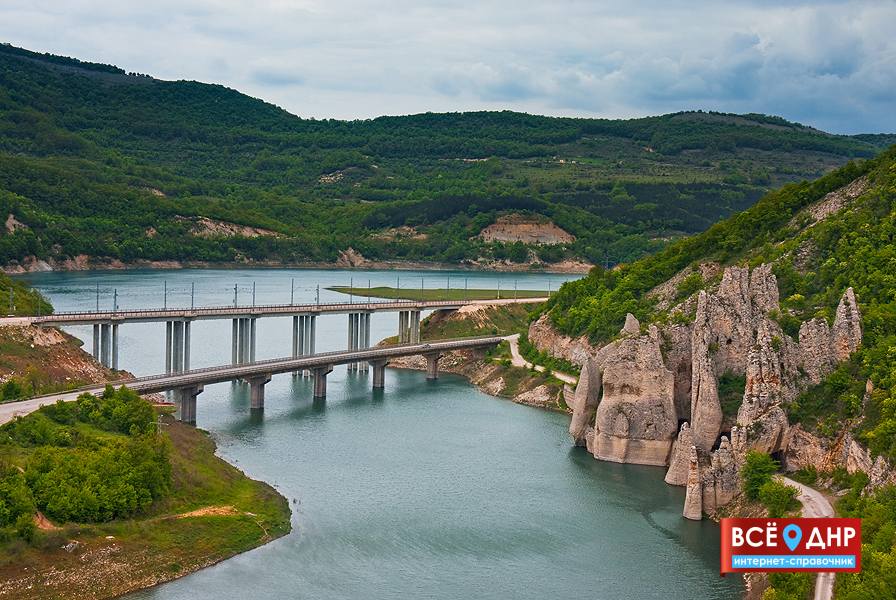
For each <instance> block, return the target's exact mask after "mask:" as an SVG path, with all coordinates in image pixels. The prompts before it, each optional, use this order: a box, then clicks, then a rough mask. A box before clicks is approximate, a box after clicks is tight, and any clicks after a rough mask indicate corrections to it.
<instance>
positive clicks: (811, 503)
mask: <svg viewBox="0 0 896 600" xmlns="http://www.w3.org/2000/svg"><path fill="white" fill-rule="evenodd" d="M781 479H782V480H784V483H786V484H787V485H789V486H791V487H795V488H796V489H797V490H799V495H798V496H797V499H798V500H799V501H800V502H801V503H802V505H803V516H804V517H833V516H834V507H833V506H831V503H830V502H828V499H827V498H825V497H824V496H823V495H822V494H821V492H819V491H818V490H815V489H812V488H810V487H809V486H807V485H803V484H802V483H800V482H798V481H794V480H793V479H788V478H787V477H781ZM833 597H834V573H819V574H818V575H817V576H816V578H815V596H814V598H815V600H831V598H833Z"/></svg>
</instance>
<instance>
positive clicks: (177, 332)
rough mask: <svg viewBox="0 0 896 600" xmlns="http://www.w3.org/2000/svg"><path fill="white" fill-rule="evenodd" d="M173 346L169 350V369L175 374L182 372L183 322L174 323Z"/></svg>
mask: <svg viewBox="0 0 896 600" xmlns="http://www.w3.org/2000/svg"><path fill="white" fill-rule="evenodd" d="M173 325H174V345H173V346H172V348H171V368H172V370H173V371H174V372H175V373H181V372H183V370H184V322H183V321H174V323H173Z"/></svg>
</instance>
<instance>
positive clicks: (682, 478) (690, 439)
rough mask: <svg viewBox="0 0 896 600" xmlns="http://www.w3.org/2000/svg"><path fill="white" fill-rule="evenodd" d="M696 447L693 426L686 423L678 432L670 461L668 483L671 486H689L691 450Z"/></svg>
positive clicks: (667, 472) (667, 473)
mask: <svg viewBox="0 0 896 600" xmlns="http://www.w3.org/2000/svg"><path fill="white" fill-rule="evenodd" d="M693 447H694V436H693V434H692V432H691V426H690V425H688V424H687V423H685V424H684V425H682V426H681V429H680V430H679V431H678V439H676V440H675V444H674V445H673V446H672V458H670V459H669V470H668V471H666V483H668V484H669V485H687V483H688V471H689V464H690V459H691V448H693Z"/></svg>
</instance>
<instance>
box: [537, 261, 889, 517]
mask: <svg viewBox="0 0 896 600" xmlns="http://www.w3.org/2000/svg"><path fill="white" fill-rule="evenodd" d="M693 302H695V303H696V314H695V318H694V323H693V325H690V326H688V325H681V324H673V325H667V326H664V327H663V329H662V331H660V330H659V329H658V328H657V327H656V326H654V325H651V326H650V328H649V332H648V334H646V335H642V334H641V324H640V323H639V322H638V320H637V319H636V318H635V317H634V316H632V315H630V314H629V315H627V317H626V320H625V326H624V327H623V328H622V330H621V331H620V335H619V338H618V339H617V340H615V341H613V342H611V343H609V344H607V345H605V346H603V347H601V348H599V349H597V350H596V351H595V350H594V349H592V350H591V353H590V357H586V358H584V359H583V360H582V361H581V362H582V363H583V365H584V366H583V369H582V375H581V377H580V379H579V384H578V387H577V388H576V392H575V395H574V400H573V404H574V406H572V409H573V417H572V421H571V423H570V434H571V436H572V437H573V439H574V440H575V443H576V444H577V445H580V446H586V447H587V448H588V451H589V452H591V453H592V454H594V456H595V457H596V458H599V459H602V460H609V461H615V462H630V463H638V464H649V465H668V470H667V472H666V482H667V483H669V484H671V485H683V486H686V487H687V500H686V503H685V509H684V514H685V516H686V517H688V518H691V519H699V518H701V514H702V512H704V511H712V510H715V509H716V508H718V507H720V506H722V505H724V504H726V503H728V502H730V501H731V499H732V498H734V497H735V496H736V495H737V494H738V493H740V485H741V484H740V475H739V473H740V467H741V465H742V463H743V457H744V456H745V454H746V453H747V452H748V451H749V450H753V449H755V450H760V451H763V452H767V453H773V452H779V451H784V452H787V451H788V445H789V444H796V445H797V446H796V449H795V450H794V451H793V452H791V453H790V454H787V456H788V468H790V466H791V463H792V464H812V461H814V460H816V458H817V457H818V456H819V455H820V453H821V451H820V450H817V449H814V448H813V447H812V445H811V444H809V443H807V442H806V436H807V435H808V434H806V433H805V432H800V431H799V430H792V429H791V428H790V426H789V425H788V422H787V416H786V414H785V412H784V410H783V409H782V408H781V404H782V403H783V402H787V401H789V400H792V399H794V398H796V396H797V395H799V393H801V392H802V391H803V390H804V389H806V387H807V386H809V385H812V384H815V383H818V382H820V381H822V380H823V379H824V377H826V376H827V375H828V374H830V373H831V371H833V369H834V368H835V367H836V365H837V364H838V363H839V362H841V361H843V360H846V359H847V358H848V357H849V355H850V354H851V353H852V352H854V351H855V350H856V349H857V348H858V347H859V344H860V343H861V339H862V328H861V315H860V313H859V308H858V304H857V302H856V298H855V294H854V292H853V290H852V288H849V289H847V290H846V291H845V293H844V294H843V297H842V299H841V300H840V304H839V305H838V307H837V311H836V318H835V320H834V324H833V325H832V326H829V325H828V323H827V322H826V321H824V320H823V319H812V320H810V321H807V322H805V323H803V324H802V326H801V327H800V330H799V339H798V340H794V339H792V338H791V337H790V336H788V335H787V334H785V333H784V331H783V330H782V328H781V326H780V325H779V324H778V323H777V321H776V320H775V319H774V318H773V317H775V314H776V313H777V311H780V304H779V292H778V285H777V279H776V277H775V275H774V273H772V268H771V265H760V266H758V267H756V268H754V269H752V271H751V270H750V269H749V268H746V267H737V266H733V267H728V268H726V269H725V270H724V273H723V274H722V280H721V283H720V284H719V285H718V288H717V289H716V290H715V291H706V290H704V291H701V292H699V294H698V295H697V297H696V300H694V298H693V297H692V298H691V299H690V300H686V301H685V303H690V304H689V306H691V307H694V304H693ZM683 305H684V304H683ZM683 305H682V306H683ZM775 318H776V317H775ZM539 321H541V322H542V325H541V326H539V327H540V328H541V329H543V331H542V332H541V337H542V338H544V339H543V340H542V341H546V340H547V338H549V337H550V334H547V333H545V331H546V330H548V329H550V328H549V324H548V323H546V322H544V321H542V320H541V319H540V320H539ZM533 327H535V325H533ZM531 331H532V329H530V332H531ZM571 348H575V350H574V351H573V352H570V349H571ZM564 349H565V350H566V355H567V356H569V355H570V354H572V353H575V354H578V353H579V352H580V351H581V346H580V345H579V344H578V343H577V342H576V341H574V340H571V339H569V338H566V340H565V345H564ZM726 373H730V374H733V375H743V376H744V377H745V389H744V395H743V400H742V402H741V405H740V408H739V410H738V411H737V420H736V425H735V426H733V427H732V428H731V431H730V432H727V431H723V430H722V425H723V413H722V406H721V403H720V401H719V391H718V381H719V378H720V377H721V376H722V375H725V374H726ZM732 417H733V415H728V416H727V417H726V419H727V421H728V422H729V423H730V422H731V418H732ZM680 423H682V424H681V426H680V427H679V424H680ZM794 431H796V432H794ZM856 448H859V447H858V445H856ZM846 455H847V456H852V458H851V459H850V460H852V462H853V463H856V464H859V463H861V464H862V465H863V466H862V468H863V470H869V471H873V470H874V468H875V463H874V461H872V460H871V459H870V457H868V458H867V460H866V459H865V458H864V457H862V456H861V453H859V452H858V451H857V450H856V449H849V448H848V452H847V454H846ZM866 463H867V464H866ZM795 468H799V467H795ZM878 471H879V472H881V473H884V472H886V469H885V466H880V467H879V468H878ZM880 478H881V479H883V478H884V475H881V476H880Z"/></svg>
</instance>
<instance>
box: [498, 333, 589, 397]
mask: <svg viewBox="0 0 896 600" xmlns="http://www.w3.org/2000/svg"><path fill="white" fill-rule="evenodd" d="M504 339H505V340H507V343H508V344H510V363H511V364H512V365H513V366H514V367H523V368H524V369H532V368H534V369H535V370H536V371H538V372H539V373H544V372H545V368H544V367H543V366H541V365H533V364H532V363H530V362H529V361H527V360H526V359H525V358H523V355H522V354H520V334H518V333H515V334H513V335H508V336H507V337H505V338H504ZM553 373H554V377H556V378H557V379H559V380H560V381H562V382H564V383H568V384H570V385H575V384H576V382H577V381H578V379H576V377H575V376H573V375H570V374H568V373H561V372H560V371H554V372H553Z"/></svg>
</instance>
